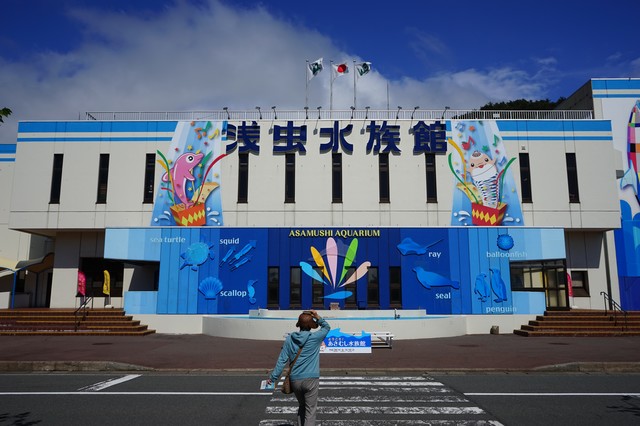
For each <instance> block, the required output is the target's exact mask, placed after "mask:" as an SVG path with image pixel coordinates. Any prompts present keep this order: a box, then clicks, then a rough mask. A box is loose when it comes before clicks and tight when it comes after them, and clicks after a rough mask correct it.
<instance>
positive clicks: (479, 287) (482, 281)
mask: <svg viewBox="0 0 640 426" xmlns="http://www.w3.org/2000/svg"><path fill="white" fill-rule="evenodd" d="M486 278H487V274H485V273H484V272H480V273H479V274H478V275H476V283H475V285H474V287H473V292H474V293H475V294H477V295H478V299H479V300H480V301H481V302H482V303H484V302H486V301H487V299H488V298H489V297H491V287H490V286H489V283H487V280H486Z"/></svg>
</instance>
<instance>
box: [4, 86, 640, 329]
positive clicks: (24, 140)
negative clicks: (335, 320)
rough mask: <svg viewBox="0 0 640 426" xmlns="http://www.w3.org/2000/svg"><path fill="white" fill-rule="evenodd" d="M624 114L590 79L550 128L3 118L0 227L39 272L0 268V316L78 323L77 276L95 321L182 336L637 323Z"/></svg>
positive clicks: (514, 119) (520, 118)
mask: <svg viewBox="0 0 640 426" xmlns="http://www.w3.org/2000/svg"><path fill="white" fill-rule="evenodd" d="M637 99H640V80H633V79H632V80H628V79H624V80H617V79H605V80H600V79H594V80H591V81H590V82H588V83H587V85H585V86H584V87H583V88H581V89H580V90H579V91H578V92H576V94H575V95H574V96H572V97H571V98H570V99H568V100H567V102H568V104H566V105H565V107H566V109H564V110H558V111H521V112H518V111H455V110H450V109H447V110H444V111H431V110H420V109H413V110H406V109H398V110H393V111H373V110H370V109H368V108H367V109H364V110H349V111H335V110H334V111H322V110H321V109H318V110H317V111H310V110H301V111H277V110H276V109H271V110H268V111H261V110H260V109H256V110H252V111H232V110H230V109H224V110H221V111H213V112H190V113H120V112H110V113H106V112H103V113H87V114H86V116H85V117H83V118H82V119H81V120H74V121H26V122H21V123H20V124H19V130H18V135H17V143H16V144H15V145H13V146H14V152H9V153H5V156H6V157H8V158H10V161H6V162H3V163H0V165H1V167H2V169H1V170H2V173H4V174H6V175H8V176H9V178H10V179H11V185H10V188H5V187H3V191H4V192H5V193H7V197H6V198H5V199H7V200H10V203H9V204H8V208H5V209H4V210H2V211H0V213H1V215H0V218H5V219H4V220H5V222H6V223H7V228H8V229H7V231H5V232H12V233H13V232H15V233H18V234H19V235H26V234H28V235H31V236H32V238H35V239H37V241H38V242H39V250H40V253H37V254H38V256H33V255H31V254H30V253H15V254H14V255H20V256H25V259H18V260H27V259H29V260H31V261H32V265H31V267H32V268H35V266H33V265H41V266H42V265H43V263H37V260H38V259H40V258H41V257H47V255H49V256H48V257H47V259H48V261H50V262H51V264H50V265H48V266H49V267H48V268H46V269H44V270H38V271H37V272H31V273H29V271H28V270H27V269H23V270H20V271H17V272H16V271H15V269H16V268H13V269H12V268H5V274H7V275H5V277H2V278H0V280H2V281H0V283H1V285H0V296H1V297H0V301H2V303H4V304H5V305H7V306H6V307H11V306H15V305H16V303H18V301H20V302H19V303H20V304H21V305H24V306H32V307H73V306H77V304H78V297H77V296H78V277H79V274H81V275H82V276H84V277H85V279H86V289H87V292H88V293H89V294H92V295H94V297H95V298H96V299H97V300H99V301H100V303H102V301H103V300H104V304H109V305H112V306H116V307H123V308H124V309H125V310H126V311H127V313H129V314H133V315H135V316H137V317H142V318H143V321H146V322H147V323H149V324H150V326H152V327H153V328H155V329H157V330H158V331H161V332H162V331H165V332H196V333H198V332H203V330H205V331H206V329H207V325H206V324H207V321H209V320H210V319H211V318H214V319H215V318H219V319H222V318H226V319H228V318H242V317H244V316H247V315H248V314H249V313H253V314H255V313H256V312H257V315H267V316H268V315H273V313H274V312H282V313H284V312H288V311H292V310H293V311H299V310H300V309H309V308H314V309H326V310H330V309H333V310H334V311H335V312H336V315H337V314H338V312H339V313H340V315H342V316H345V315H347V316H348V315H369V316H373V315H375V314H374V312H394V313H395V314H396V315H397V314H398V312H400V313H403V312H406V313H411V314H412V315H413V314H416V313H419V314H420V315H422V316H427V317H429V316H431V317H433V318H436V317H437V318H444V319H446V320H447V321H453V320H455V321H458V322H457V323H456V324H459V323H460V321H462V322H463V323H464V326H463V328H462V333H463V334H464V333H473V332H484V331H486V330H488V327H489V326H490V325H494V324H499V325H503V330H504V331H506V332H510V331H511V330H510V327H514V328H516V327H519V324H522V323H525V322H526V321H527V320H528V319H529V318H531V317H533V316H535V315H536V314H541V313H542V312H544V311H545V310H546V309H570V308H572V307H580V308H594V309H596V308H597V309H601V308H603V295H602V293H605V294H607V295H609V296H611V297H612V298H613V299H615V300H617V301H620V302H621V303H622V304H623V306H626V307H627V308H628V309H638V304H639V302H638V290H637V286H638V276H640V273H639V272H638V260H637V259H638V258H639V257H640V255H639V254H638V253H639V246H640V243H639V237H638V232H637V229H638V225H637V221H638V214H637V213H638V210H639V208H638V200H637V164H636V163H635V162H634V161H635V158H636V157H635V154H634V155H631V154H630V153H631V152H632V151H630V150H631V149H632V147H633V149H635V148H634V147H635V133H634V132H635V130H634V132H631V131H630V130H629V129H632V128H634V129H635V127H632V126H631V122H630V120H631V119H630V116H631V117H632V119H633V120H635V118H634V117H635V111H636V108H637V106H636V105H637V104H636V101H637ZM633 123H635V121H633ZM632 133H633V137H632ZM10 150H11V149H10ZM633 152H635V151H633ZM7 165H9V166H8V167H7ZM630 169H632V170H631V171H629V170H630ZM633 178H635V181H634V180H633ZM4 182H6V181H5V180H4V179H3V185H6V184H5V183H4ZM634 250H635V251H634ZM34 262H35V263H34ZM41 269H42V268H41ZM105 271H106V272H108V274H109V276H110V281H111V286H110V287H111V288H110V292H109V294H108V295H107V294H103V282H104V280H105V276H106V275H105ZM16 277H17V278H16ZM9 282H10V284H9ZM203 324H204V326H203ZM456 327H458V325H457V326H456ZM418 333H420V330H418ZM425 333H426V331H425Z"/></svg>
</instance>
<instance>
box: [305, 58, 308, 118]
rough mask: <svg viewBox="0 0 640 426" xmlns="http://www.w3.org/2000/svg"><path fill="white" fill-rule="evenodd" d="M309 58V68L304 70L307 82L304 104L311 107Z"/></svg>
mask: <svg viewBox="0 0 640 426" xmlns="http://www.w3.org/2000/svg"><path fill="white" fill-rule="evenodd" d="M308 70H309V60H307V69H305V70H304V82H305V90H304V93H305V95H304V106H305V107H307V108H309V71H308Z"/></svg>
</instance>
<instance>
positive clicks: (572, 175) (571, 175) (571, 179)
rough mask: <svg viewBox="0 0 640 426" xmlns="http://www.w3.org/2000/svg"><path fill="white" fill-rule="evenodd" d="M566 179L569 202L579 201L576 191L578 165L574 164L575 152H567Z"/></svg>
mask: <svg viewBox="0 0 640 426" xmlns="http://www.w3.org/2000/svg"><path fill="white" fill-rule="evenodd" d="M567 179H568V183H569V202H570V203H579V202H580V194H579V193H578V167H577V165H576V154H575V152H567Z"/></svg>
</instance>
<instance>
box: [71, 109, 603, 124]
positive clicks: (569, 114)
mask: <svg viewBox="0 0 640 426" xmlns="http://www.w3.org/2000/svg"><path fill="white" fill-rule="evenodd" d="M79 119H80V120H97V121H200V120H212V121H224V120H227V121H265V120H267V121H288V120H292V121H303V120H413V121H420V120H429V121H436V120H592V119H593V111H590V110H539V111H497V110H496V111H484V110H452V109H446V110H423V109H409V110H404V109H394V110H372V109H368V108H365V109H353V110H332V111H328V110H323V109H322V108H310V109H307V110H305V109H303V110H283V111H279V110H277V109H266V110H264V111H262V110H257V109H256V110H249V111H231V110H229V109H226V110H219V111H183V112H171V111H166V112H152V111H129V112H127V111H91V112H85V113H84V114H80V116H79Z"/></svg>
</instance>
